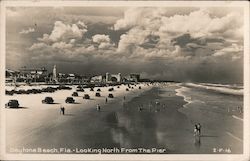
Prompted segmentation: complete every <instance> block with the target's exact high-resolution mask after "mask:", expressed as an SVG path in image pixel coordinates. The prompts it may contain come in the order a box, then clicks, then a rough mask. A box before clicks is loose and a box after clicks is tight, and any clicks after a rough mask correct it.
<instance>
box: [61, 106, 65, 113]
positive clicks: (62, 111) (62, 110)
mask: <svg viewBox="0 0 250 161" xmlns="http://www.w3.org/2000/svg"><path fill="white" fill-rule="evenodd" d="M64 113H65V108H64V107H61V108H60V114H62V115H64Z"/></svg>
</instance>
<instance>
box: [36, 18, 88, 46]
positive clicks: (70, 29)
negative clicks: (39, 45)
mask: <svg viewBox="0 0 250 161" xmlns="http://www.w3.org/2000/svg"><path fill="white" fill-rule="evenodd" d="M86 32H87V26H86V25H85V24H84V23H83V22H81V21H78V23H77V24H72V25H69V24H64V23H63V22H61V21H56V22H55V24H54V28H53V30H52V31H51V33H50V34H44V35H43V37H42V38H38V40H39V41H44V42H58V41H64V42H68V41H70V40H72V39H75V40H79V39H82V37H83V35H84V33H86Z"/></svg>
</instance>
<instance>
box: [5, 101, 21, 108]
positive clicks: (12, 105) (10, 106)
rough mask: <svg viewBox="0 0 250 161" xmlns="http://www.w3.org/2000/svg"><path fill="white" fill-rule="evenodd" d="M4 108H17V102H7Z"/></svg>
mask: <svg viewBox="0 0 250 161" xmlns="http://www.w3.org/2000/svg"><path fill="white" fill-rule="evenodd" d="M5 107H6V108H7V107H9V108H18V107H19V103H18V100H9V102H8V103H6V104H5Z"/></svg>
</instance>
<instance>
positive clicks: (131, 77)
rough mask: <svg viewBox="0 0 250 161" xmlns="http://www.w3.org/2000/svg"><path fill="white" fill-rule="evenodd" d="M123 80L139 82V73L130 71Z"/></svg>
mask: <svg viewBox="0 0 250 161" xmlns="http://www.w3.org/2000/svg"><path fill="white" fill-rule="evenodd" d="M123 81H124V82H139V81H140V74H136V73H131V74H129V75H127V76H125V77H124V78H123Z"/></svg>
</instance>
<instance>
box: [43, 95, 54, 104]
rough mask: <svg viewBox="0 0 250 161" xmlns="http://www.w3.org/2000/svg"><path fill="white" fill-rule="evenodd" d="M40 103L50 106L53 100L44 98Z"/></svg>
mask: <svg viewBox="0 0 250 161" xmlns="http://www.w3.org/2000/svg"><path fill="white" fill-rule="evenodd" d="M42 103H46V104H52V103H54V100H53V98H52V97H45V99H44V100H42Z"/></svg>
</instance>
